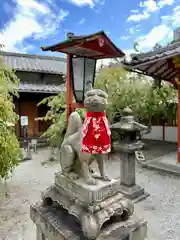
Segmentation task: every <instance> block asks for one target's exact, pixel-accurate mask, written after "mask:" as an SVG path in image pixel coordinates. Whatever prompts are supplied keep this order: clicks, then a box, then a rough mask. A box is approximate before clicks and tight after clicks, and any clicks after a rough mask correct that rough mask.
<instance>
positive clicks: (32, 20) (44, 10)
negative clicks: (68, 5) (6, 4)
mask: <svg viewBox="0 0 180 240" xmlns="http://www.w3.org/2000/svg"><path fill="white" fill-rule="evenodd" d="M14 2H15V3H16V4H17V7H16V9H15V11H14V18H13V19H12V20H11V21H10V22H9V23H8V24H7V25H6V26H5V28H4V29H3V30H2V31H1V32H0V43H3V44H4V45H5V48H4V50H6V51H18V50H19V49H18V48H17V47H16V46H17V45H18V44H21V43H22V42H23V41H24V40H25V39H27V38H29V37H34V38H41V37H47V36H48V35H52V34H53V33H54V32H55V31H56V29H57V28H58V26H59V23H60V22H62V21H63V20H64V18H65V17H66V16H67V15H68V12H67V11H65V10H63V9H60V12H59V14H58V16H56V15H55V14H54V13H53V12H52V11H51V9H50V8H49V7H48V5H46V4H40V3H38V2H37V1H36V0H28V1H24V0H14ZM20 50H21V49H20Z"/></svg>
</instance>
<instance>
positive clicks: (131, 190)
mask: <svg viewBox="0 0 180 240" xmlns="http://www.w3.org/2000/svg"><path fill="white" fill-rule="evenodd" d="M119 190H120V192H121V193H122V194H123V195H124V196H125V197H127V198H128V199H130V200H131V201H133V202H134V203H136V202H139V201H142V200H143V199H145V198H147V197H148V196H149V195H150V194H149V193H147V192H145V191H144V188H142V187H141V186H139V185H134V186H132V187H128V186H125V185H123V184H121V185H120V188H119Z"/></svg>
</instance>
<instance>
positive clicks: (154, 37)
mask: <svg viewBox="0 0 180 240" xmlns="http://www.w3.org/2000/svg"><path fill="white" fill-rule="evenodd" d="M0 16H1V21H0V43H1V44H4V45H5V46H4V48H3V50H4V51H15V52H26V53H36V54H52V53H47V52H46V53H42V52H41V50H40V46H44V45H51V44H53V43H57V42H59V41H62V40H64V39H65V36H66V34H67V32H69V31H71V32H74V33H75V34H87V33H94V32H96V31H99V30H104V31H105V32H106V33H107V34H108V35H109V36H110V38H111V39H112V40H113V41H114V42H115V44H116V45H118V47H119V48H121V49H122V50H124V51H125V52H126V53H129V52H131V51H132V48H133V43H134V42H135V41H138V42H139V44H140V47H141V48H142V49H143V50H144V51H147V50H149V49H151V48H152V47H153V46H154V44H155V43H157V42H158V43H161V44H166V43H167V42H168V41H170V40H172V38H173V29H175V28H177V27H178V26H180V0H156V1H155V0H145V1H140V0H126V1H123V0H1V8H0Z"/></svg>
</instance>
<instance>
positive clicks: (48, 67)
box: [0, 51, 66, 75]
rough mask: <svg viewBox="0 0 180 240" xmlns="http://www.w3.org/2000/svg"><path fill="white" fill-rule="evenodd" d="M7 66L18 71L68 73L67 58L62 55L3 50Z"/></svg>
mask: <svg viewBox="0 0 180 240" xmlns="http://www.w3.org/2000/svg"><path fill="white" fill-rule="evenodd" d="M0 57H2V59H3V62H4V64H5V66H7V67H9V68H11V69H14V70H16V71H24V72H39V73H48V74H60V75H62V74H66V59H65V58H61V57H51V56H42V55H34V54H24V53H23V54H22V53H13V52H1V51H0Z"/></svg>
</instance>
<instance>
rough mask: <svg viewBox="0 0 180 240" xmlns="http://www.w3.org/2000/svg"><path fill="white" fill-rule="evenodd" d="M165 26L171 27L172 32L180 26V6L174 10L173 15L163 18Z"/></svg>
mask: <svg viewBox="0 0 180 240" xmlns="http://www.w3.org/2000/svg"><path fill="white" fill-rule="evenodd" d="M161 20H162V22H163V23H164V24H167V25H169V26H171V28H172V30H173V29H174V28H176V27H177V26H179V25H180V6H177V7H175V8H174V9H173V13H172V14H171V15H165V16H162V17H161Z"/></svg>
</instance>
